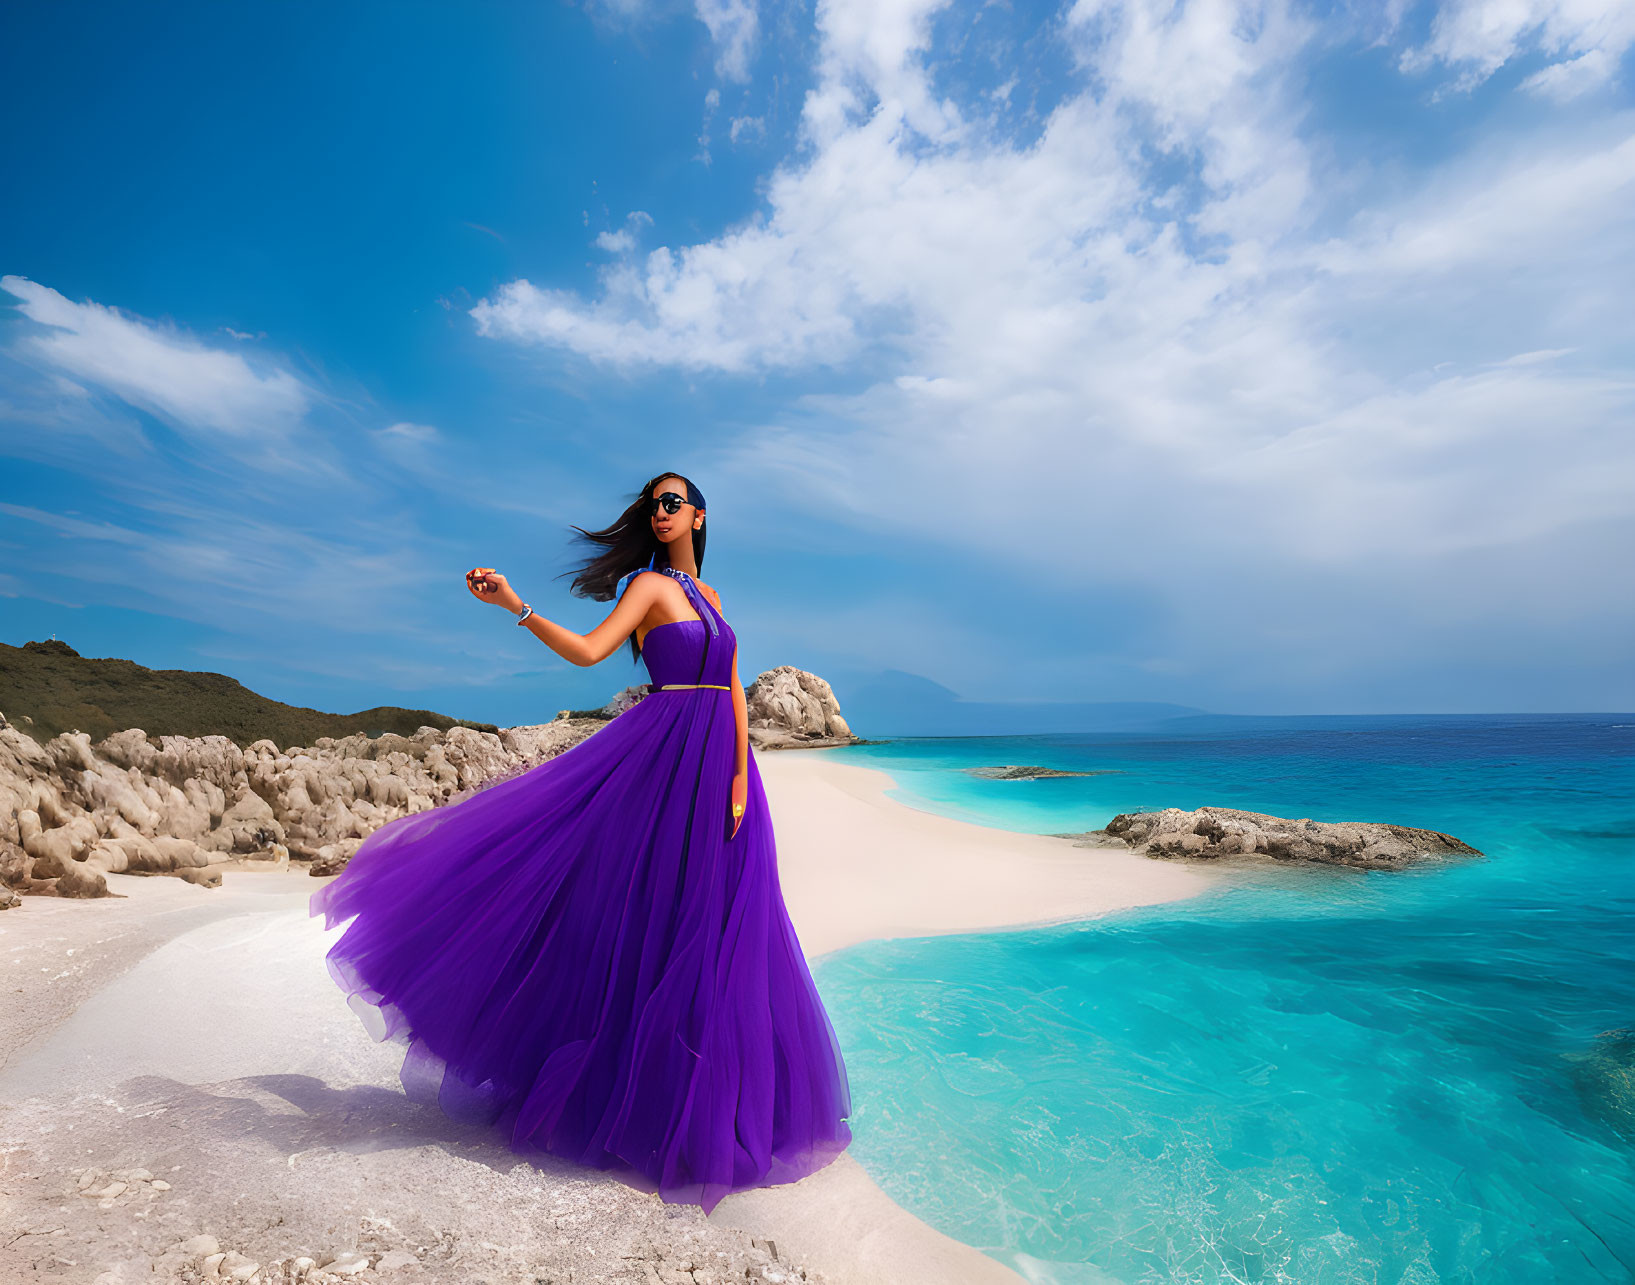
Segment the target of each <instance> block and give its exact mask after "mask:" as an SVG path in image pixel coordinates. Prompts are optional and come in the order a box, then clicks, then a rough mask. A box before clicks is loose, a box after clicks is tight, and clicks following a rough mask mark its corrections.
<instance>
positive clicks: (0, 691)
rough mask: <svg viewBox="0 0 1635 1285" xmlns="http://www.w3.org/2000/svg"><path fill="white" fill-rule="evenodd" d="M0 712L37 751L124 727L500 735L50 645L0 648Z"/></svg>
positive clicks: (161, 732)
mask: <svg viewBox="0 0 1635 1285" xmlns="http://www.w3.org/2000/svg"><path fill="white" fill-rule="evenodd" d="M0 713H3V714H4V715H5V716H6V719H7V720H8V721H9V722H11V723H13V724H15V725H16V726H17V727H18V728H20V729H22V730H23V731H25V732H27V733H28V734H29V735H30V736H31V737H33V738H34V739H35V740H36V741H38V742H41V743H43V742H45V741H47V740H49V739H50V738H51V737H53V736H55V735H57V734H58V733H59V732H68V731H74V730H78V731H81V732H88V733H89V734H90V737H91V740H92V742H93V743H94V742H96V741H100V740H101V739H102V738H103V737H105V736H108V735H111V734H112V733H114V732H122V731H124V730H125V729H126V728H130V727H140V728H142V729H143V730H144V731H146V732H147V733H148V734H149V735H152V736H211V735H217V736H226V737H229V738H231V739H232V740H233V741H234V742H235V743H237V744H238V745H239V746H240V747H241V748H242V747H246V746H249V745H251V744H253V743H254V742H256V741H259V740H262V739H263V738H265V739H267V740H270V741H272V742H274V743H275V744H276V745H277V746H278V747H279V748H280V749H287V748H289V747H291V746H297V745H312V744H315V743H316V742H317V740H318V738H319V737H320V736H348V735H350V734H352V733H353V732H364V733H366V734H368V735H371V736H374V735H379V734H381V733H383V732H397V733H398V734H400V735H403V736H413V735H414V733H415V732H416V730H418V729H419V728H421V727H427V726H429V727H435V728H437V729H438V730H439V731H447V730H448V729H449V728H451V727H456V726H459V727H474V728H477V729H478V730H479V731H484V732H493V731H498V730H499V729H498V728H496V727H495V726H494V725H493V724H492V723H477V722H472V721H471V720H469V719H461V718H450V717H449V716H448V715H446V714H434V713H432V712H431V711H430V710H425V709H402V708H400V707H399V706H396V705H382V706H379V707H378V708H375V709H365V710H360V711H358V712H357V713H356V714H326V713H324V712H323V711H322V710H317V709H307V708H305V707H303V706H300V705H285V704H283V703H282V702H280V701H275V700H269V699H268V698H267V697H265V696H261V695H258V694H257V693H255V692H252V691H251V690H250V689H249V688H248V687H245V686H244V685H243V684H242V683H240V682H238V681H237V680H235V679H232V678H229V677H227V675H226V674H210V673H200V672H195V671H193V670H188V669H148V668H146V667H144V666H142V665H138V664H136V663H135V662H134V661H130V660H120V659H117V658H108V659H105V660H93V659H91V658H89V657H86V656H81V655H80V654H79V653H78V652H77V651H75V650H74V649H73V648H72V647H70V646H69V645H68V644H67V643H65V642H59V641H56V640H52V641H49V642H27V643H24V644H23V645H22V646H21V647H11V646H8V645H6V644H5V643H0Z"/></svg>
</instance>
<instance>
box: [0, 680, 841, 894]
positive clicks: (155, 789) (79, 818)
mask: <svg viewBox="0 0 1635 1285" xmlns="http://www.w3.org/2000/svg"><path fill="white" fill-rule="evenodd" d="M645 696H646V688H645V687H635V688H626V689H625V690H624V691H622V692H620V693H619V694H618V695H617V696H615V697H614V699H613V700H612V701H610V702H609V703H608V705H607V706H605V707H604V708H603V709H601V710H594V711H580V712H576V711H570V710H564V711H562V712H561V714H559V715H558V717H557V718H556V719H555V720H554V721H552V722H550V723H544V724H540V725H537V726H531V727H510V728H503V729H501V730H500V731H498V732H485V731H479V730H477V729H474V728H470V727H462V726H454V727H450V728H447V729H446V730H444V729H439V728H435V727H430V726H427V727H422V728H420V729H419V731H417V732H416V733H415V734H414V735H413V736H403V735H399V734H397V733H386V734H384V735H380V736H369V735H367V734H365V733H362V732H358V733H354V734H352V735H350V736H343V737H327V736H326V737H319V738H318V740H317V742H316V743H315V744H314V745H312V746H310V747H294V748H290V749H280V748H279V747H278V746H277V745H276V744H274V743H273V742H272V741H270V740H260V741H256V742H254V743H253V744H251V745H249V746H246V747H244V748H240V747H239V746H238V745H237V744H236V743H235V742H233V741H232V740H230V739H229V738H227V737H225V736H203V737H187V736H161V737H152V736H149V735H148V734H147V733H146V732H145V731H143V730H142V729H140V728H130V729H127V730H125V731H121V732H116V733H114V734H113V735H111V736H108V737H106V738H104V739H103V740H101V741H98V742H96V743H95V744H93V743H92V741H91V738H90V736H89V735H87V734H86V733H83V732H64V733H61V734H59V735H57V736H54V737H52V738H51V739H50V740H48V741H46V742H45V744H44V745H41V744H38V743H37V742H35V741H34V740H33V738H32V737H30V736H28V735H27V734H26V733H25V732H24V731H22V730H21V729H19V728H17V727H15V726H13V725H11V724H10V723H9V722H7V721H6V719H5V717H4V715H3V714H0V909H6V908H8V907H13V906H16V905H17V904H18V899H19V897H21V896H31V895H32V896H58V897H103V896H107V895H109V892H108V886H107V880H106V878H105V876H106V875H107V874H116V873H131V874H157V875H172V876H176V877H179V878H182V879H186V880H187V881H189V882H191V883H197V884H202V885H204V886H207V887H210V886H216V885H219V884H220V882H221V877H222V873H223V872H224V871H226V870H230V869H235V868H238V869H243V868H255V869H286V868H288V867H289V865H290V863H291V862H292V861H293V862H297V863H305V864H307V865H308V867H309V869H310V871H311V873H313V874H315V875H326V874H334V873H336V872H338V871H339V870H341V869H342V868H343V867H344V866H345V864H346V862H347V861H348V860H349V859H350V858H351V856H352V854H353V853H354V852H356V851H357V849H358V847H359V845H361V844H362V843H363V841H364V839H366V838H367V837H368V836H369V835H370V834H372V833H373V832H374V831H375V830H377V829H379V828H380V827H381V826H382V825H385V824H386V823H387V822H389V821H393V820H396V819H397V818H399V817H402V816H407V815H409V814H411V813H415V812H423V811H426V810H428V809H430V808H435V807H441V806H443V805H444V804H447V803H450V802H457V801H458V800H459V799H461V798H463V797H466V796H468V795H469V794H471V793H473V792H475V791H476V790H479V789H484V788H487V787H489V786H492V785H494V784H497V783H498V782H499V781H502V780H508V779H510V778H511V777H514V776H516V775H518V774H520V773H522V772H526V771H529V770H531V769H532V768H535V767H537V766H539V764H541V763H543V762H545V760H547V759H549V758H552V757H554V756H555V755H557V754H560V753H562V752H564V751H565V750H568V749H571V748H572V747H573V746H575V745H577V744H578V743H579V742H580V741H582V740H584V739H585V738H586V737H588V736H590V735H593V734H594V733H595V732H596V731H597V730H598V729H599V728H601V727H603V726H605V725H606V723H607V721H608V720H609V719H611V718H613V717H616V716H617V715H618V714H619V713H622V712H623V711H624V710H625V709H628V708H629V707H630V706H631V705H633V704H635V703H636V702H637V701H639V700H641V699H644V698H645ZM745 700H746V707H747V712H748V715H749V724H750V739H751V744H752V745H754V746H755V748H756V749H758V750H776V749H798V748H814V747H818V746H825V745H846V744H856V743H859V742H860V740H861V738H859V737H857V736H854V735H853V734H852V731H851V729H850V727H848V726H847V724H846V721H845V719H844V718H842V717H841V714H840V706H839V703H838V702H837V701H836V700H835V697H834V693H833V691H832V690H831V689H830V687H829V685H828V683H826V682H824V681H823V680H822V679H821V678H818V677H817V676H816V675H814V674H809V673H806V672H805V671H803V670H798V669H795V668H794V667H792V666H788V665H784V666H780V667H778V668H777V669H773V670H769V671H768V672H767V673H764V674H762V675H761V676H760V677H759V678H757V679H756V681H755V682H754V683H753V684H752V685H751V686H750V687H749V688H748V689H747V690H746V692H745Z"/></svg>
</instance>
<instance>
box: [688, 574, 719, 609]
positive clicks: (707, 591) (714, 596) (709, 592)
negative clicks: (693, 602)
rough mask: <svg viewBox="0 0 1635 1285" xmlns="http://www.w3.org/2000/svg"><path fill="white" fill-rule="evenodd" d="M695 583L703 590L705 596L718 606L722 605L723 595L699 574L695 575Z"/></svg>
mask: <svg viewBox="0 0 1635 1285" xmlns="http://www.w3.org/2000/svg"><path fill="white" fill-rule="evenodd" d="M693 583H694V584H695V585H697V586H698V587H699V588H700V589H701V590H703V592H704V595H705V597H707V598H708V599H709V600H710V601H711V602H713V603H714V604H715V605H716V606H717V607H719V606H720V605H721V595H720V594H718V593H716V591H715V590H714V589H713V588H711V587H710V586H709V585H707V584H705V583H704V582H703V581H702V580H700V579H699V578H698V577H697V576H694V577H693Z"/></svg>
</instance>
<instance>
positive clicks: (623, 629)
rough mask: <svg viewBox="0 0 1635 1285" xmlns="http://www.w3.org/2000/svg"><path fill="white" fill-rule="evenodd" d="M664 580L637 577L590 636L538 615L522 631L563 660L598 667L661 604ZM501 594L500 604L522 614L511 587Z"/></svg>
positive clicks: (647, 573)
mask: <svg viewBox="0 0 1635 1285" xmlns="http://www.w3.org/2000/svg"><path fill="white" fill-rule="evenodd" d="M494 578H495V579H501V578H500V577H494ZM663 579H664V576H663V575H662V574H660V573H659V572H657V571H643V572H642V573H641V574H640V575H638V576H636V577H635V578H634V579H633V580H631V582H630V583H629V584H628V585H627V586H625V591H624V594H623V595H622V596H621V597H620V599H619V601H618V604H617V605H616V606H615V607H614V608H613V610H612V611H610V612H608V614H607V619H605V620H603V621H602V623H601V624H599V625H597V626H596V628H594V629H592V630H591V631H590V632H589V633H588V634H576V633H574V631H573V630H571V629H568V628H565V627H564V626H562V625H559V624H557V623H556V622H555V621H554V620H547V619H545V617H544V616H542V615H540V614H539V612H537V611H536V612H534V613H532V614H531V615H530V616H529V617H528V619H527V620H525V621H523V622H522V627H523V628H524V629H526V630H527V631H528V632H529V633H531V634H532V635H533V636H534V637H535V638H537V639H539V641H540V642H542V643H544V644H545V645H546V646H547V647H549V648H550V649H551V650H552V651H554V652H555V653H556V654H557V655H558V656H560V657H562V659H563V660H567V661H571V662H572V663H573V664H575V665H581V666H589V665H599V664H601V662H602V661H604V660H606V659H607V658H608V657H609V656H611V655H612V654H613V653H614V652H615V651H617V650H618V649H619V646H620V645H621V644H622V643H623V642H624V640H625V639H626V638H628V637H630V635H631V634H633V633H635V632H636V626H637V625H639V624H641V622H642V621H643V620H644V619H646V617H647V613H648V611H649V610H650V609H651V608H652V606H653V604H654V603H655V602H657V601H658V595H659V591H660V588H661V586H660V584H659V581H661V580H663ZM500 594H501V595H502V596H501V597H500V598H499V601H500V603H501V605H502V606H504V607H505V608H506V610H508V611H510V612H511V613H512V614H513V615H514V614H516V613H517V612H519V611H521V610H522V599H521V598H518V597H517V595H516V591H515V590H513V589H511V587H510V586H509V585H505V584H502V586H501V588H500ZM505 595H509V596H508V597H507V596H505ZM513 603H514V604H515V605H513Z"/></svg>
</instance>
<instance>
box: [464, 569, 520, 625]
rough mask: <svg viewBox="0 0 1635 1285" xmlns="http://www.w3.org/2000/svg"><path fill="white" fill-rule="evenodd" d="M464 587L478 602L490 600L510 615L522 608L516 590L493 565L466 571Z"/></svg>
mask: <svg viewBox="0 0 1635 1285" xmlns="http://www.w3.org/2000/svg"><path fill="white" fill-rule="evenodd" d="M466 588H467V589H469V590H471V596H472V597H473V598H475V599H476V600H477V601H478V602H492V603H494V604H495V605H496V606H499V607H504V608H505V609H506V610H507V611H509V612H510V613H511V614H512V615H515V614H516V613H517V612H519V611H521V610H522V599H521V598H519V597H517V591H516V590H515V589H513V588H512V587H511V585H510V582H509V581H507V580H506V578H505V577H504V576H502V575H501V574H500V573H499V572H498V571H496V570H494V568H493V567H472V568H471V570H470V571H468V572H466Z"/></svg>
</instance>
